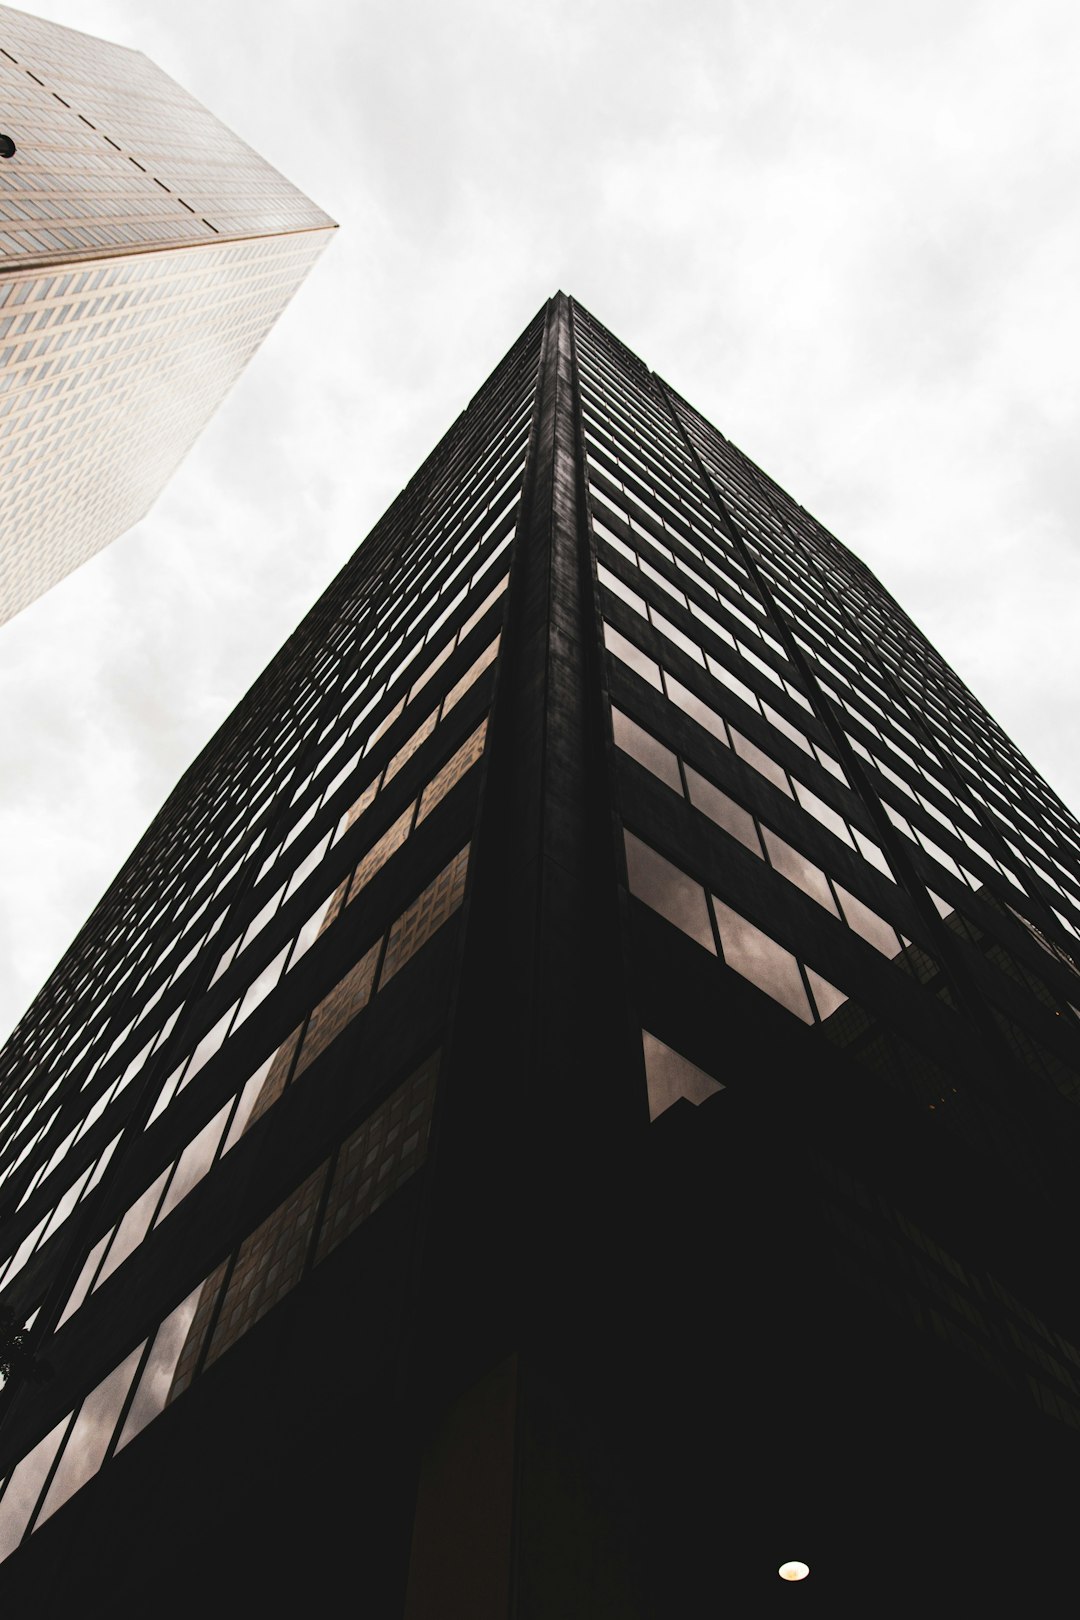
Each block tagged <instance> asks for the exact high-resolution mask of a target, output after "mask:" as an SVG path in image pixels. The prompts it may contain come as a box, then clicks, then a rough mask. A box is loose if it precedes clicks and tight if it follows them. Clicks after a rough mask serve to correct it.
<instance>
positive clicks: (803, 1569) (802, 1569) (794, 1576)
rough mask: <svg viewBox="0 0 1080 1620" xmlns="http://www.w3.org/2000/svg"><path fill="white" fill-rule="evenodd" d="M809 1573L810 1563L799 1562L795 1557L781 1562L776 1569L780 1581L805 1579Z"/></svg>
mask: <svg viewBox="0 0 1080 1620" xmlns="http://www.w3.org/2000/svg"><path fill="white" fill-rule="evenodd" d="M809 1573H810V1565H809V1564H802V1563H800V1562H799V1560H798V1559H797V1558H792V1559H790V1560H789V1561H788V1562H787V1563H786V1564H781V1565H780V1568H779V1570H778V1571H777V1574H778V1575H779V1576H780V1579H781V1580H782V1581H805V1579H806V1577H807V1576H808V1575H809Z"/></svg>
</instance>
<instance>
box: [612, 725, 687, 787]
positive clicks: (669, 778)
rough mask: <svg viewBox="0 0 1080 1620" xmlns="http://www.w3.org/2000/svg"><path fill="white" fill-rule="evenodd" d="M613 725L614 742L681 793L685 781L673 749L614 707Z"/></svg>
mask: <svg viewBox="0 0 1080 1620" xmlns="http://www.w3.org/2000/svg"><path fill="white" fill-rule="evenodd" d="M611 725H612V729H613V731H614V733H615V745H616V747H617V748H621V749H622V750H623V752H624V753H626V754H629V755H630V757H631V758H632V759H636V760H637V762H638V764H639V765H644V767H645V769H646V770H647V771H652V773H653V775H654V776H658V777H659V778H660V780H661V782H666V783H667V785H668V787H670V788H674V789H675V792H676V793H681V792H682V782H681V781H680V780H679V762H678V760H677V759H676V757H675V755H674V754H673V753H672V752H671V749H670V748H665V747H664V745H663V743H661V742H657V740H656V738H655V737H654V736H653V735H652V733H651V732H649V731H645V730H644V728H643V727H641V726H639V725H638V723H637V721H636V720H631V718H630V716H629V715H628V714H623V712H622V710H621V709H616V708H614V707H613V708H612V710H611Z"/></svg>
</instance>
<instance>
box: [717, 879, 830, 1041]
mask: <svg viewBox="0 0 1080 1620" xmlns="http://www.w3.org/2000/svg"><path fill="white" fill-rule="evenodd" d="M712 903H713V911H714V913H715V915H716V925H717V927H718V928H719V930H720V942H721V944H722V945H723V947H724V961H725V962H726V963H727V964H728V966H729V967H733V968H734V969H735V971H736V973H741V974H742V976H743V978H744V979H749V980H750V982H751V984H756V985H757V987H758V989H759V990H764V991H765V993H766V995H770V996H772V998H773V1000H774V1001H778V1002H779V1003H780V1005H781V1006H782V1007H787V1009H788V1010H789V1012H793V1013H794V1014H795V1016H796V1017H797V1018H801V1019H802V1020H803V1022H804V1023H807V1024H812V1023H813V1021H814V1015H813V1013H812V1012H811V1010H810V1002H809V1000H808V999H807V995H806V988H805V986H804V984H803V981H802V975H801V974H800V972H799V964H798V962H797V961H796V960H795V958H794V956H792V954H791V952H790V951H786V950H785V949H784V947H783V946H782V945H778V944H777V942H776V940H775V939H771V938H770V937H769V935H768V934H765V933H763V932H762V931H761V929H760V928H756V927H755V926H754V924H753V923H752V922H749V921H748V920H747V919H746V918H745V917H741V916H740V915H739V913H738V912H737V911H732V909H731V907H730V906H727V905H725V904H724V902H723V901H722V900H718V899H717V897H716V895H713V897H712Z"/></svg>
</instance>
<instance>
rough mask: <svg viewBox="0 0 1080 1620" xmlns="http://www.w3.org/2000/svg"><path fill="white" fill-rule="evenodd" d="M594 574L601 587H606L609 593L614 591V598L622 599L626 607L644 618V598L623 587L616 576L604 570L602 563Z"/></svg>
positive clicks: (608, 569) (608, 570) (607, 569)
mask: <svg viewBox="0 0 1080 1620" xmlns="http://www.w3.org/2000/svg"><path fill="white" fill-rule="evenodd" d="M596 572H597V578H598V579H599V581H600V583H601V585H606V586H607V588H608V590H609V591H614V593H615V595H616V596H618V597H621V598H622V600H623V601H624V602H625V603H626V605H627V607H631V608H633V610H634V612H635V613H640V615H641V617H642V618H644V617H645V599H644V597H641V596H639V595H638V594H637V592H636V591H632V590H631V589H630V587H629V585H624V584H623V582H622V580H621V579H620V578H619V577H618V575H617V574H613V573H612V572H611V569H610V568H605V567H604V565H603V563H601V564H600V566H599V567H598V569H597V571H596Z"/></svg>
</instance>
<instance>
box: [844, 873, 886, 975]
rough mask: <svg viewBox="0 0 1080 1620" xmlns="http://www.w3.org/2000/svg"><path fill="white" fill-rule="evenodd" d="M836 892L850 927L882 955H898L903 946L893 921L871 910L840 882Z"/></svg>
mask: <svg viewBox="0 0 1080 1620" xmlns="http://www.w3.org/2000/svg"><path fill="white" fill-rule="evenodd" d="M836 893H837V895H838V896H839V899H840V904H841V906H842V908H843V912H844V917H845V920H846V921H847V924H848V926H849V928H853V929H854V930H855V932H856V933H857V934H861V935H862V937H863V939H865V940H866V941H867V942H868V944H870V945H873V946H874V948H875V949H876V950H879V951H881V953H882V955H884V956H888V957H890V958H891V957H894V956H896V955H898V953H899V951H900V948H901V947H900V939H899V936H898V935H897V932H896V929H895V928H893V927H892V925H891V923H887V922H886V921H885V919H884V917H879V916H878V914H877V912H876V911H871V909H870V907H869V906H868V905H865V904H864V902H863V901H862V900H859V899H858V898H857V897H856V896H855V895H853V894H849V893H848V891H847V890H846V889H845V888H843V887H842V885H841V884H839V883H838V884H837V885H836Z"/></svg>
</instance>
